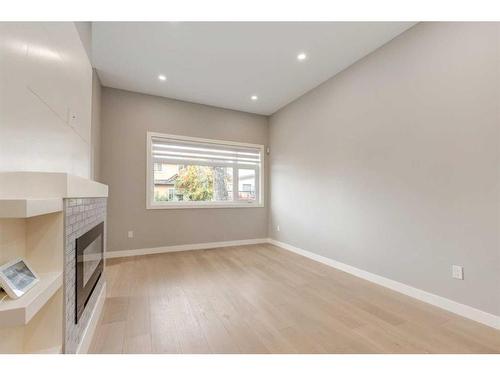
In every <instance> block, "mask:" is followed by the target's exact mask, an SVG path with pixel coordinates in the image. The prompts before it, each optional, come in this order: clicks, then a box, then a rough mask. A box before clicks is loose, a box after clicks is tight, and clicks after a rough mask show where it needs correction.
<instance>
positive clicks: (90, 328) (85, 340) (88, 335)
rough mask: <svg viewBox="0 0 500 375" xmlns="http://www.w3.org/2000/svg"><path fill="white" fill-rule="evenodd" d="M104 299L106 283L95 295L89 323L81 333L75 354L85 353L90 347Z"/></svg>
mask: <svg viewBox="0 0 500 375" xmlns="http://www.w3.org/2000/svg"><path fill="white" fill-rule="evenodd" d="M105 300H106V283H104V285H103V286H102V289H101V293H99V297H97V302H96V304H95V307H94V311H92V315H91V316H90V320H89V324H88V325H87V329H85V332H84V333H83V337H82V341H81V342H80V345H79V346H78V348H77V349H76V354H87V353H88V352H89V349H90V344H92V338H93V337H94V333H95V330H96V328H97V323H99V318H100V317H101V313H102V308H103V307H104V301H105Z"/></svg>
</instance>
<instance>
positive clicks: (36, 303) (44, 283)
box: [0, 272, 62, 327]
mask: <svg viewBox="0 0 500 375" xmlns="http://www.w3.org/2000/svg"><path fill="white" fill-rule="evenodd" d="M38 276H39V277H40V281H39V282H38V283H37V284H36V285H35V286H34V287H33V289H31V290H30V291H28V292H27V293H26V294H25V295H23V296H22V297H21V298H18V299H10V298H9V297H8V296H5V292H1V293H0V300H2V298H4V297H5V298H4V299H3V301H2V302H0V327H15V326H20V325H26V324H28V323H29V321H30V320H31V318H33V317H34V316H35V314H36V313H37V312H38V311H39V310H40V309H41V308H42V307H43V306H44V305H45V304H46V303H47V301H49V300H50V298H51V297H52V296H53V295H54V294H55V293H56V292H57V291H58V290H59V288H61V286H62V272H50V273H43V274H40V275H38Z"/></svg>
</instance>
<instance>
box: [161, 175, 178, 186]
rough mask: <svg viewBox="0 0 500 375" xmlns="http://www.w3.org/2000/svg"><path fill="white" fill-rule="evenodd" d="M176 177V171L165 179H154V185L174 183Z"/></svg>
mask: <svg viewBox="0 0 500 375" xmlns="http://www.w3.org/2000/svg"><path fill="white" fill-rule="evenodd" d="M177 177H179V175H178V174H177V173H176V174H174V175H173V176H172V177H170V178H167V179H166V180H155V185H173V184H175V180H177Z"/></svg>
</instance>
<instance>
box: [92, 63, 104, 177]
mask: <svg viewBox="0 0 500 375" xmlns="http://www.w3.org/2000/svg"><path fill="white" fill-rule="evenodd" d="M91 120H92V121H91V126H90V178H91V179H92V180H94V181H99V182H100V181H101V81H100V80H99V76H98V75H97V71H96V70H95V69H93V71H92V119H91Z"/></svg>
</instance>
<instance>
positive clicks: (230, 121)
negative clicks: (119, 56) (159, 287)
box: [101, 88, 268, 251]
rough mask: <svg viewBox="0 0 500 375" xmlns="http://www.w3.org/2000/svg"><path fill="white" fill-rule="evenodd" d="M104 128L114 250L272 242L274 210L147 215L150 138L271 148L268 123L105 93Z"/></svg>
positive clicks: (144, 97)
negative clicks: (131, 235) (182, 137)
mask: <svg viewBox="0 0 500 375" xmlns="http://www.w3.org/2000/svg"><path fill="white" fill-rule="evenodd" d="M101 121H102V124H101V125H102V134H101V137H102V149H101V160H102V162H101V179H102V182H103V183H105V184H108V185H109V200H108V248H107V249H108V251H116V250H128V249H140V248H148V247H157V246H170V245H181V244H193V243H205V242H217V241H228V240H242V239H253V238H264V237H266V236H267V227H268V225H267V208H266V207H263V208H213V209H212V208H198V209H179V210H172V209H168V210H147V209H146V132H147V131H155V132H163V133H170V134H178V135H185V136H194V137H202V138H212V139H222V140H231V141H237V142H248V143H257V144H264V145H267V137H268V129H267V118H266V117H264V116H259V115H252V114H248V113H243V112H237V111H231V110H225V109H220V108H215V107H209V106H204V105H199V104H192V103H187V102H181V101H177V100H171V99H165V98H160V97H155V96H150V95H144V94H137V93H132V92H127V91H122V90H116V89H111V88H103V89H102V107H101ZM267 170H268V168H265V171H266V173H267ZM265 180H266V181H267V180H268V178H267V177H266V179H265ZM266 190H267V189H266ZM266 195H267V194H266ZM266 198H267V196H266ZM266 205H267V202H266ZM128 230H133V231H134V235H135V236H134V238H133V239H128V238H127V231H128Z"/></svg>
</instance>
